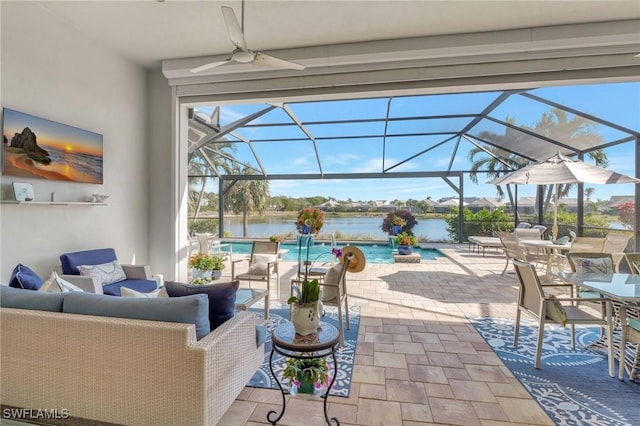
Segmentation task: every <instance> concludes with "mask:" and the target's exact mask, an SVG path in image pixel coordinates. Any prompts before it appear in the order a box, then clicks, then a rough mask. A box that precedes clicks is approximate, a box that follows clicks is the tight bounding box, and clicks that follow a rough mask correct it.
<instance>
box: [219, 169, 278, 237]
mask: <svg viewBox="0 0 640 426" xmlns="http://www.w3.org/2000/svg"><path fill="white" fill-rule="evenodd" d="M237 174H255V172H254V171H253V170H252V169H248V168H246V167H245V168H243V170H240V171H239V172H238V173H237ZM225 206H227V207H228V208H229V209H230V210H231V211H233V212H234V213H235V214H239V213H242V236H243V237H247V236H248V234H249V213H253V212H257V213H260V214H262V213H264V212H265V211H266V210H267V208H268V207H269V181H267V180H239V181H236V182H235V183H234V184H233V186H231V188H230V189H229V192H227V195H226V199H225Z"/></svg>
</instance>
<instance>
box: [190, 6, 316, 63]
mask: <svg viewBox="0 0 640 426" xmlns="http://www.w3.org/2000/svg"><path fill="white" fill-rule="evenodd" d="M222 16H223V17H224V22H225V24H226V25H227V31H228V32H229V38H230V39H231V43H233V45H234V46H235V47H236V48H235V49H234V50H233V52H231V57H230V58H229V59H225V60H224V61H218V62H211V63H208V64H204V65H201V66H199V67H196V68H193V69H192V70H191V72H192V73H194V74H195V73H199V72H202V71H205V70H208V69H211V68H215V67H218V66H220V65H224V64H228V63H229V62H239V63H241V64H249V63H254V64H256V65H264V66H267V67H273V68H285V69H292V70H303V69H305V68H306V67H305V66H304V65H301V64H297V63H295V62H291V61H286V60H284V59H279V58H276V57H274V56H271V55H267V54H265V53H262V52H254V51H253V50H251V49H249V48H248V47H247V42H246V41H245V40H244V33H243V30H244V0H242V27H241V26H240V24H238V19H237V18H236V14H235V13H234V12H233V9H232V8H230V7H229V6H222Z"/></svg>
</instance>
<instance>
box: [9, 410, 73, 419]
mask: <svg viewBox="0 0 640 426" xmlns="http://www.w3.org/2000/svg"><path fill="white" fill-rule="evenodd" d="M2 418H3V419H22V420H37V419H68V418H69V409H67V408H60V409H58V408H44V409H42V408H3V409H2Z"/></svg>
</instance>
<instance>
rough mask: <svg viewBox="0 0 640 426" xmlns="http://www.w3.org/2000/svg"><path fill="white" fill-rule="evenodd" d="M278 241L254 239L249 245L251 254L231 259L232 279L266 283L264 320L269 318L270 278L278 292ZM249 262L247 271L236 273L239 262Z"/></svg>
mask: <svg viewBox="0 0 640 426" xmlns="http://www.w3.org/2000/svg"><path fill="white" fill-rule="evenodd" d="M279 252H280V242H277V241H273V242H272V241H254V242H253V245H252V247H251V255H250V256H249V257H248V258H245V259H235V260H233V259H232V260H231V277H232V279H233V280H239V281H249V286H251V281H262V282H266V283H267V295H266V296H265V298H264V304H265V309H264V312H265V315H264V316H265V320H267V319H269V295H270V292H271V280H272V279H275V282H276V291H277V294H278V295H279V294H280V275H279V273H278V261H279V257H278V254H279ZM247 261H248V262H249V267H248V270H247V272H245V273H242V274H236V265H237V264H239V263H240V262H247Z"/></svg>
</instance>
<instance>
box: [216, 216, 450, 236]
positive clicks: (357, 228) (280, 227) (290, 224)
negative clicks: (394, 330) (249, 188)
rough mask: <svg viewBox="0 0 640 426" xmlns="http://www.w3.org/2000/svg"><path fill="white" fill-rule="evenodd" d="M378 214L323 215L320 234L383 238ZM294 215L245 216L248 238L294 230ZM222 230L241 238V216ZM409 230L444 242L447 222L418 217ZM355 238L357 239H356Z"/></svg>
mask: <svg viewBox="0 0 640 426" xmlns="http://www.w3.org/2000/svg"><path fill="white" fill-rule="evenodd" d="M382 219H383V217H382V216H379V217H369V216H362V217H327V218H325V221H324V226H323V227H322V231H321V234H331V233H336V232H341V233H342V234H343V235H349V236H353V237H355V238H356V239H375V240H385V239H386V238H387V234H386V233H384V232H382V229H381V228H380V226H381V225H382ZM294 222H295V216H264V217H251V218H250V219H249V235H248V237H251V238H264V237H269V236H271V235H283V234H287V233H294V234H295V233H296V227H295V224H294ZM224 229H225V231H227V232H231V234H232V235H233V236H234V237H242V218H241V217H239V216H233V217H225V219H224ZM413 233H414V234H415V235H416V236H418V237H424V238H426V239H427V240H428V241H448V240H449V239H450V238H449V235H448V234H447V223H446V222H445V221H444V219H419V220H418V224H417V225H416V226H415V227H414V228H413ZM358 237H359V238H358Z"/></svg>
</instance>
